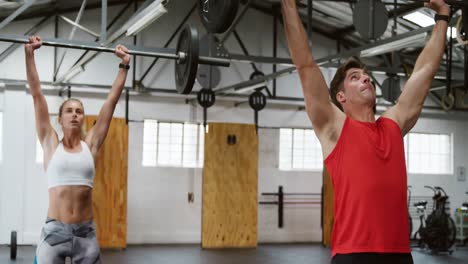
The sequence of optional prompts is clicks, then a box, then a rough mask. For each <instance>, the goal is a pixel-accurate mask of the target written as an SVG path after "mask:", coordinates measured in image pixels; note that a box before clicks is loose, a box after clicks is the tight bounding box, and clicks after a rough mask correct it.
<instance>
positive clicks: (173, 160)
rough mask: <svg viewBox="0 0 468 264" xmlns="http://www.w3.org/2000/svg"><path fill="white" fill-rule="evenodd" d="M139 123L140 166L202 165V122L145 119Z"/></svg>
mask: <svg viewBox="0 0 468 264" xmlns="http://www.w3.org/2000/svg"><path fill="white" fill-rule="evenodd" d="M143 126H144V128H143V159H142V165H143V166H171V167H187V168H200V167H202V166H203V158H204V156H203V149H204V148H203V147H204V134H205V133H204V127H203V126H202V125H199V124H182V123H167V122H158V121H156V120H145V122H144V125H143Z"/></svg>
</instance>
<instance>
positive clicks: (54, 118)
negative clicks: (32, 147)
mask: <svg viewBox="0 0 468 264" xmlns="http://www.w3.org/2000/svg"><path fill="white" fill-rule="evenodd" d="M50 123H51V125H52V127H53V128H54V129H55V131H56V132H57V135H58V138H59V140H60V139H61V138H62V128H61V127H60V124H59V122H58V115H50ZM43 162H44V151H43V150H42V146H41V142H39V138H38V137H37V135H36V163H43Z"/></svg>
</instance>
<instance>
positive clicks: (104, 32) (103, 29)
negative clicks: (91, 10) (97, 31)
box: [99, 0, 107, 42]
mask: <svg viewBox="0 0 468 264" xmlns="http://www.w3.org/2000/svg"><path fill="white" fill-rule="evenodd" d="M106 39H107V0H102V8H101V37H100V38H99V40H100V41H101V42H104V41H106Z"/></svg>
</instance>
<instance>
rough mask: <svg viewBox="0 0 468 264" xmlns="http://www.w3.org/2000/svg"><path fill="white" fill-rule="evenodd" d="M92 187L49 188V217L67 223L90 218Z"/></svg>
mask: <svg viewBox="0 0 468 264" xmlns="http://www.w3.org/2000/svg"><path fill="white" fill-rule="evenodd" d="M92 193H93V189H92V188H90V187H88V186H57V187H53V188H50V189H49V211H48V213H47V216H48V217H49V218H52V219H55V220H58V221H60V222H63V223H67V224H79V223H84V222H86V221H89V220H92V218H93V206H92Z"/></svg>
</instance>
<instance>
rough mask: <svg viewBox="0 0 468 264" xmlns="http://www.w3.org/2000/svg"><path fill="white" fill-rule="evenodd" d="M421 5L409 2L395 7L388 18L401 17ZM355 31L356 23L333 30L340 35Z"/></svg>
mask: <svg viewBox="0 0 468 264" xmlns="http://www.w3.org/2000/svg"><path fill="white" fill-rule="evenodd" d="M421 7H422V3H421V2H414V3H408V4H407V5H404V6H401V7H398V8H397V9H396V10H395V9H393V10H391V11H389V12H388V18H389V19H392V18H394V17H399V16H401V15H403V14H406V13H409V12H412V11H415V10H417V9H419V8H421ZM355 31H356V28H355V27H354V25H350V26H347V27H345V28H342V29H339V30H336V31H335V32H333V34H336V35H339V36H340V35H346V34H349V33H352V32H355Z"/></svg>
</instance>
